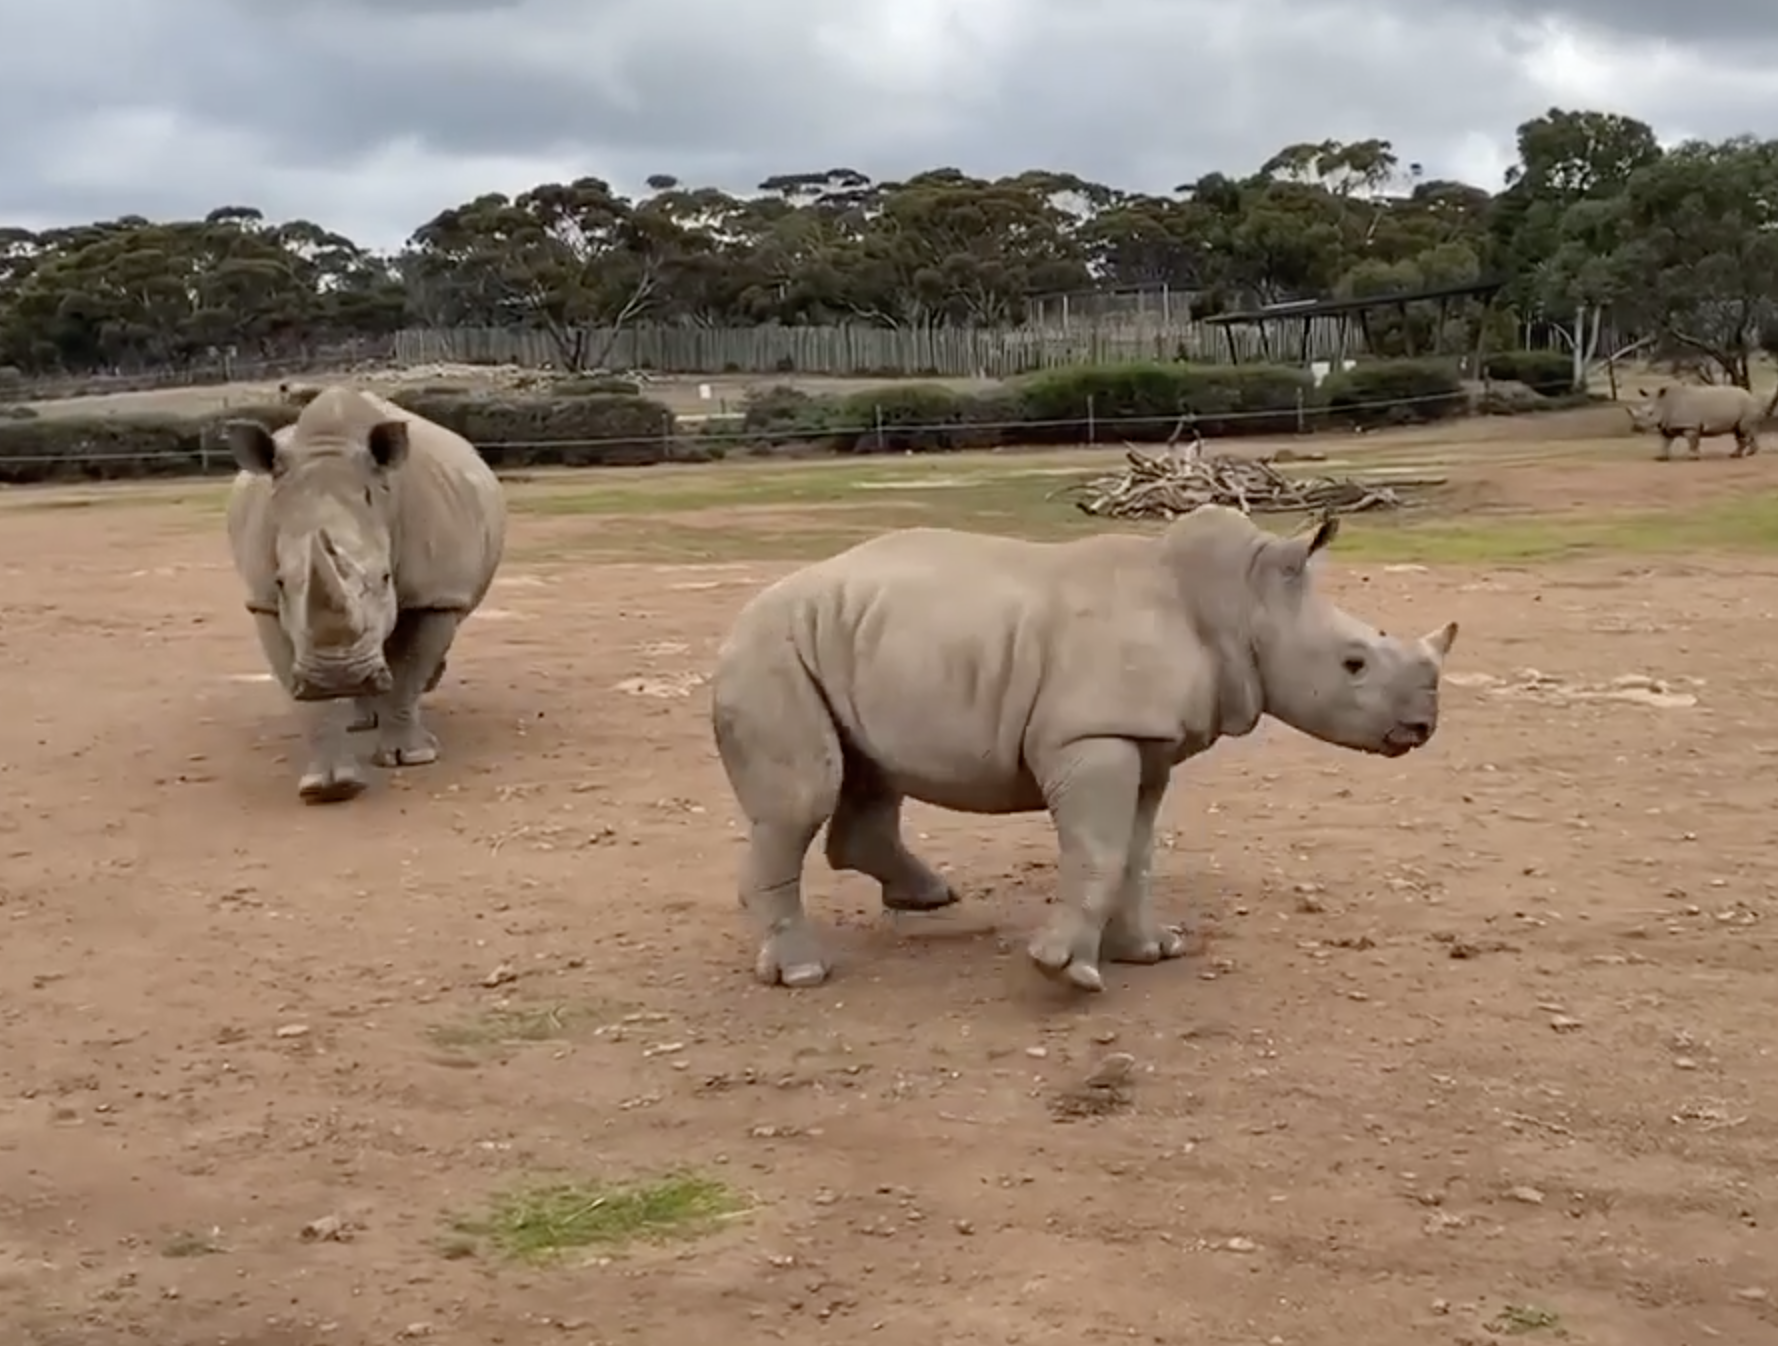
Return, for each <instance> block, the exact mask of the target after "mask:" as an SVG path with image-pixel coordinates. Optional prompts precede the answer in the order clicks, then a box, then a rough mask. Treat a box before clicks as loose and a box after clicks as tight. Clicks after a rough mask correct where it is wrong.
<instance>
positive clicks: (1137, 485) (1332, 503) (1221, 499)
mask: <svg viewBox="0 0 1778 1346" xmlns="http://www.w3.org/2000/svg"><path fill="white" fill-rule="evenodd" d="M1124 447H1125V449H1126V452H1125V454H1124V462H1125V466H1124V469H1123V470H1122V471H1120V472H1114V473H1109V474H1105V475H1101V476H1094V477H1091V478H1088V479H1086V480H1084V481H1077V482H1072V483H1070V484H1069V485H1067V486H1064V487H1063V488H1061V490H1059V491H1057V492H1055V493H1054V494H1055V495H1059V496H1064V497H1072V498H1073V500H1074V504H1075V507H1076V508H1077V509H1079V510H1080V511H1081V512H1083V513H1085V514H1091V515H1094V516H1096V517H1099V518H1118V519H1173V518H1177V517H1178V516H1180V515H1181V514H1189V513H1190V512H1191V511H1192V510H1194V509H1196V508H1197V507H1198V506H1199V505H1229V506H1232V507H1233V508H1235V509H1238V510H1240V511H1241V512H1242V513H1243V514H1283V513H1316V514H1358V513H1363V512H1364V511H1367V510H1378V509H1399V508H1401V507H1402V505H1403V504H1404V503H1406V502H1405V501H1404V499H1403V496H1402V494H1401V492H1402V490H1403V489H1404V488H1407V487H1414V486H1440V485H1443V484H1444V480H1445V479H1444V478H1443V477H1417V478H1399V477H1397V478H1392V479H1391V480H1389V481H1387V482H1384V481H1379V480H1371V481H1366V480H1363V479H1361V478H1357V477H1317V476H1287V475H1285V474H1284V473H1282V472H1280V471H1279V470H1278V469H1277V468H1276V467H1275V466H1273V462H1272V460H1271V459H1270V458H1236V457H1231V456H1229V455H1226V454H1212V453H1208V452H1206V451H1205V448H1204V441H1203V440H1202V438H1201V437H1199V436H1198V435H1197V434H1196V433H1195V432H1194V433H1193V442H1192V443H1191V444H1189V445H1185V446H1181V445H1180V444H1179V443H1178V431H1177V430H1176V431H1175V435H1174V438H1172V439H1170V440H1169V441H1168V442H1167V445H1166V447H1165V448H1164V449H1163V450H1162V451H1161V452H1160V453H1152V454H1151V453H1144V452H1142V450H1140V449H1138V448H1136V447H1135V446H1134V445H1132V444H1127V443H1126V444H1125V446H1124Z"/></svg>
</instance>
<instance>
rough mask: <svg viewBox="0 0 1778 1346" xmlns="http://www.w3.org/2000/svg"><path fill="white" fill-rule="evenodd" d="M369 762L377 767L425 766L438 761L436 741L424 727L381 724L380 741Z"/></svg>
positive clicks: (413, 723) (415, 724) (412, 724)
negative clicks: (381, 733)
mask: <svg viewBox="0 0 1778 1346" xmlns="http://www.w3.org/2000/svg"><path fill="white" fill-rule="evenodd" d="M370 760H371V761H373V762H375V763H376V764H377V765H378V766H383V767H403V766H426V765H428V764H429V763H432V762H436V761H437V760H438V739H437V738H436V737H435V736H434V735H433V733H432V731H431V730H430V729H427V728H426V727H425V726H424V725H421V724H418V723H416V722H413V721H409V722H408V723H407V724H390V723H388V722H387V721H385V722H384V724H383V736H382V741H381V742H380V743H378V744H377V750H376V751H375V752H374V753H372V754H371V757H370Z"/></svg>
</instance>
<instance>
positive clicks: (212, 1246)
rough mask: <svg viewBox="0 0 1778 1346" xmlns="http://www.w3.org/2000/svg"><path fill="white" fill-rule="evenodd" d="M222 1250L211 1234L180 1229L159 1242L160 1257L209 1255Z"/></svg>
mask: <svg viewBox="0 0 1778 1346" xmlns="http://www.w3.org/2000/svg"><path fill="white" fill-rule="evenodd" d="M221 1251H222V1245H221V1244H220V1243H218V1242H217V1241H216V1239H215V1237H214V1236H213V1235H210V1234H197V1233H193V1232H192V1231H191V1230H189V1229H181V1230H180V1231H179V1232H178V1233H176V1234H174V1235H173V1236H172V1237H170V1238H169V1239H168V1240H167V1241H166V1242H165V1243H163V1244H161V1256H162V1257H209V1256H211V1255H213V1254H215V1253H219V1252H221Z"/></svg>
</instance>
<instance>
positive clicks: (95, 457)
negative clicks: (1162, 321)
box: [0, 352, 1566, 482]
mask: <svg viewBox="0 0 1778 1346" xmlns="http://www.w3.org/2000/svg"><path fill="white" fill-rule="evenodd" d="M1524 355H1525V353H1523V352H1520V353H1516V355H1513V354H1508V355H1499V356H1496V357H1494V361H1493V363H1491V364H1490V365H1489V374H1490V376H1491V377H1493V378H1496V379H1502V380H1505V379H1507V378H1513V379H1517V380H1519V381H1522V382H1526V383H1528V384H1530V385H1531V386H1532V387H1534V388H1535V387H1537V386H1538V384H1539V383H1541V384H1542V385H1543V386H1544V387H1554V386H1556V383H1555V379H1554V365H1553V363H1551V362H1550V361H1549V360H1548V359H1545V360H1544V364H1543V365H1541V366H1539V365H1537V364H1536V363H1535V360H1534V359H1526V358H1522V357H1524ZM1534 355H1535V357H1536V358H1543V353H1534ZM1555 358H1556V359H1561V357H1560V356H1557V357H1555ZM1564 367H1565V368H1566V366H1564ZM1508 371H1511V372H1510V373H1509V372H1508ZM634 386H635V385H634V384H626V383H615V382H608V381H603V380H582V381H580V386H575V387H573V388H571V389H564V388H562V387H559V386H558V387H556V388H553V389H550V390H548V391H547V392H545V391H539V392H537V393H529V392H505V393H475V392H472V391H469V390H466V389H463V388H460V387H454V386H450V385H431V386H427V387H422V388H418V389H414V390H411V391H407V392H403V393H400V394H398V395H396V396H395V397H394V399H393V400H394V401H396V402H397V403H398V404H399V405H400V406H403V407H405V408H407V409H408V410H410V411H413V412H416V413H418V414H419V415H422V416H425V417H427V418H428V419H430V420H433V421H436V422H438V423H439V424H440V425H445V426H448V427H450V428H451V429H453V430H455V431H457V432H458V433H459V434H461V435H463V436H464V437H465V438H466V439H468V440H469V441H470V442H471V443H474V444H476V445H477V446H478V447H479V448H480V449H481V451H482V453H483V455H484V456H485V457H486V458H487V459H488V461H489V462H490V463H492V464H494V465H495V466H496V467H502V468H515V467H528V466H536V465H546V464H549V465H554V464H560V465H564V466H571V467H586V466H620V465H634V464H645V463H656V462H661V461H664V460H667V459H669V458H674V457H680V456H685V457H714V456H721V454H723V453H724V452H726V451H727V449H728V448H730V447H732V446H740V447H743V448H746V449H750V450H751V451H754V452H762V451H763V452H773V451H782V450H785V449H789V448H797V447H800V448H801V449H803V450H804V451H807V452H838V453H906V452H913V453H929V452H944V451H947V450H955V449H972V448H976V449H981V448H996V447H1000V446H1004V445H1015V444H1026V445H1046V444H1080V443H1085V442H1097V443H1116V442H1118V441H1119V440H1130V441H1133V442H1145V441H1146V442H1154V441H1159V440H1164V439H1166V438H1167V437H1168V436H1169V435H1170V434H1171V433H1172V432H1173V429H1174V427H1175V426H1176V425H1177V424H1178V423H1179V421H1180V418H1181V417H1185V418H1187V419H1188V420H1189V421H1190V423H1191V424H1192V425H1193V426H1195V428H1196V429H1197V431H1198V432H1199V433H1200V434H1202V435H1203V436H1204V437H1205V438H1207V439H1211V440H1215V439H1224V438H1232V437H1237V436H1241V435H1277V434H1289V433H1293V432H1299V431H1308V430H1316V429H1322V428H1327V427H1330V426H1348V427H1352V426H1362V427H1370V426H1380V425H1399V424H1411V423H1415V422H1428V421H1437V420H1443V419H1446V418H1449V417H1452V416H1458V415H1463V414H1465V413H1467V412H1468V411H1470V410H1471V409H1472V407H1471V401H1470V396H1469V394H1468V393H1467V392H1466V391H1465V389H1464V385H1463V383H1462V382H1461V380H1460V379H1459V377H1458V374H1457V371H1456V369H1455V367H1454V366H1453V365H1451V364H1449V363H1446V362H1440V361H1427V360H1375V361H1368V362H1365V363H1361V364H1357V365H1355V366H1354V367H1353V368H1351V369H1349V370H1346V371H1344V372H1342V373H1339V374H1335V375H1333V376H1331V377H1329V378H1328V379H1326V380H1325V381H1324V382H1323V383H1322V384H1321V385H1320V386H1319V387H1317V386H1316V385H1315V382H1314V379H1313V378H1312V377H1311V376H1310V375H1309V374H1308V373H1307V372H1306V371H1304V370H1302V369H1297V368H1291V367H1286V366H1277V365H1232V366H1231V365H1189V364H1163V363H1157V364H1128V365H1106V366H1091V367H1084V368H1068V369H1053V370H1046V371H1043V372H1041V373H1038V374H1032V375H1027V376H1025V377H1023V378H1021V379H1017V380H1014V381H1012V382H1009V383H1007V384H1005V385H1002V386H1001V387H998V388H994V389H992V390H989V391H986V392H979V393H975V392H968V393H966V392H957V391H954V390H952V389H950V388H947V387H944V386H942V385H938V384H921V383H901V384H891V385H888V386H885V387H881V388H875V389H870V390H867V391H864V392H860V393H856V394H854V395H851V396H849V397H822V396H813V395H811V394H809V393H807V392H804V391H801V390H799V389H796V388H792V387H787V386H784V387H774V388H767V389H763V390H760V391H758V392H756V393H755V394H754V395H753V396H752V397H750V398H749V400H748V403H747V406H746V409H745V411H744V412H743V414H742V415H741V417H740V418H739V422H738V424H737V422H736V420H734V419H732V418H731V419H713V420H711V421H709V422H706V423H705V425H704V428H702V429H701V430H698V431H696V432H693V431H690V430H689V428H688V427H679V428H678V429H677V430H676V428H675V418H674V416H673V413H672V412H671V411H670V410H669V409H668V408H667V407H666V406H664V405H662V404H661V403H659V402H655V401H652V400H650V399H648V398H645V397H641V396H637V395H635V394H634V393H632V392H629V391H626V390H627V389H631V388H634ZM313 393H314V390H313V389H290V390H288V391H287V393H286V396H285V399H284V400H283V401H282V402H279V403H277V404H274V405H269V406H259V407H237V408H232V409H230V410H229V411H228V412H226V413H222V414H219V415H217V416H212V417H208V418H203V419H188V418H178V417H168V416H151V417H129V418H123V417H102V418H101V417H63V416H53V415H50V416H30V417H27V418H25V419H10V418H6V417H0V482H29V481H46V480H54V479H67V478H105V477H120V478H126V477H152V476H185V475H191V474H194V473H217V472H231V471H233V469H234V465H233V460H232V459H231V458H230V457H229V455H228V452H227V450H226V449H225V448H224V447H223V446H222V444H221V443H220V440H219V438H218V436H217V434H216V430H217V428H218V425H219V423H220V421H221V420H222V419H224V417H225V416H230V417H232V416H253V417H256V418H258V419H259V420H261V421H263V422H264V423H265V424H266V425H268V426H270V427H272V428H274V429H275V428H277V427H279V426H282V425H286V424H288V423H290V422H291V421H293V420H295V419H296V416H297V413H298V409H299V407H300V405H301V404H302V403H303V402H305V401H306V400H307V399H308V398H309V397H311V396H313Z"/></svg>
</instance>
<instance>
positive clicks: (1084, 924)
mask: <svg viewBox="0 0 1778 1346" xmlns="http://www.w3.org/2000/svg"><path fill="white" fill-rule="evenodd" d="M1032 766H1033V767H1034V768H1035V770H1036V773H1037V779H1038V780H1039V781H1040V782H1042V784H1043V787H1044V796H1045V798H1046V800H1047V801H1048V804H1049V811H1050V817H1051V818H1052V819H1053V820H1054V821H1055V825H1056V839H1057V843H1058V846H1059V849H1060V852H1061V857H1060V869H1061V875H1060V879H1061V883H1060V886H1061V892H1060V894H1059V902H1058V908H1059V909H1058V910H1057V912H1056V914H1055V916H1054V917H1052V918H1051V920H1050V921H1049V923H1048V924H1047V925H1045V926H1044V927H1043V929H1042V930H1040V931H1038V932H1037V934H1036V935H1035V936H1033V938H1032V940H1031V943H1030V945H1029V947H1028V948H1027V950H1026V951H1027V953H1029V954H1030V957H1031V960H1032V961H1033V962H1034V963H1036V964H1037V966H1038V968H1039V970H1040V971H1042V972H1043V973H1045V974H1046V975H1048V976H1052V977H1056V978H1059V979H1061V980H1063V981H1067V982H1069V983H1071V984H1073V985H1075V986H1078V987H1079V988H1080V989H1082V990H1083V991H1103V990H1104V989H1105V979H1104V977H1103V976H1101V975H1100V972H1099V958H1100V955H1101V952H1102V949H1103V943H1102V941H1103V936H1104V931H1105V926H1106V922H1107V921H1108V920H1109V919H1110V917H1111V913H1112V911H1113V909H1114V908H1115V907H1116V905H1117V901H1118V896H1119V893H1120V890H1121V889H1122V887H1123V882H1124V874H1125V872H1126V870H1127V869H1128V868H1129V859H1130V846H1131V842H1132V840H1133V839H1134V836H1135V833H1136V831H1137V827H1136V811H1137V799H1138V796H1139V794H1140V787H1141V784H1142V761H1141V756H1140V754H1139V752H1138V750H1137V748H1136V745H1135V744H1134V743H1131V742H1130V741H1129V740H1127V739H1118V738H1097V739H1085V740H1082V741H1081V742H1078V743H1072V744H1070V745H1069V746H1068V747H1067V748H1065V749H1064V750H1063V751H1062V752H1060V753H1058V754H1056V755H1055V756H1054V757H1053V758H1051V759H1050V760H1047V761H1043V762H1033V763H1032ZM1157 807H1158V805H1157ZM1151 836H1152V833H1151Z"/></svg>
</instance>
